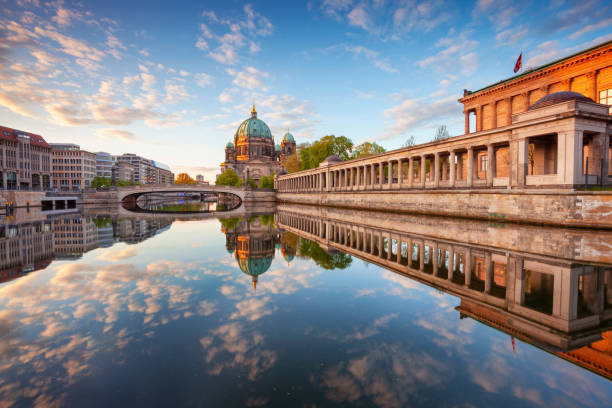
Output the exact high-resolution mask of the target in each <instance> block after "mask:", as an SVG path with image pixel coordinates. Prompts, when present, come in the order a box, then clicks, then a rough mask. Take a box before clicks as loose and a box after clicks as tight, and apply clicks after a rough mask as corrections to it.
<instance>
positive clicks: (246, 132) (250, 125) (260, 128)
mask: <svg viewBox="0 0 612 408" xmlns="http://www.w3.org/2000/svg"><path fill="white" fill-rule="evenodd" d="M250 137H263V138H267V139H272V132H270V128H269V127H268V125H266V122H264V121H263V120H260V119H257V112H256V111H255V105H253V110H252V111H251V117H250V118H249V119H247V120H245V121H244V122H242V123H241V124H240V126H238V130H237V131H236V135H235V136H234V138H235V139H234V140H237V139H240V138H250Z"/></svg>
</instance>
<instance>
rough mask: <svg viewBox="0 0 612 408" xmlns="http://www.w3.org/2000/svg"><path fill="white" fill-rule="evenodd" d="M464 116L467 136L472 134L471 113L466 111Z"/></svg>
mask: <svg viewBox="0 0 612 408" xmlns="http://www.w3.org/2000/svg"><path fill="white" fill-rule="evenodd" d="M463 114H464V115H465V134H466V135H467V134H468V133H470V111H469V110H467V111H464V112H463Z"/></svg>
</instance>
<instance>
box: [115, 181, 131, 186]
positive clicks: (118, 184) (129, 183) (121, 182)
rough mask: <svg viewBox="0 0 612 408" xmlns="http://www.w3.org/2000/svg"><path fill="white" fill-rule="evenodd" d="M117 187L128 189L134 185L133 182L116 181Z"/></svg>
mask: <svg viewBox="0 0 612 408" xmlns="http://www.w3.org/2000/svg"><path fill="white" fill-rule="evenodd" d="M116 184H117V187H126V186H129V185H132V182H131V181H130V180H121V179H119V180H117V181H116Z"/></svg>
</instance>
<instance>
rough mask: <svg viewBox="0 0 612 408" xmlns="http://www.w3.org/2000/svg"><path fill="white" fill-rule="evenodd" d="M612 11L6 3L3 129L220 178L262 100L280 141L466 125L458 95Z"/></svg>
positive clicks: (533, 59) (538, 60) (392, 141)
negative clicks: (230, 149) (231, 145)
mask: <svg viewBox="0 0 612 408" xmlns="http://www.w3.org/2000/svg"><path fill="white" fill-rule="evenodd" d="M611 16H612V4H611V3H610V2H609V1H606V0H602V1H598V0H586V1H568V0H551V1H512V0H477V1H443V0H434V1H414V0H406V1H404V0H395V1H391V0H363V1H359V0H323V1H307V2H300V1H297V0H292V1H282V2H281V1H276V2H273V1H252V2H248V3H246V2H241V1H232V0H224V1H178V0H177V1H174V2H161V1H152V0H147V1H141V0H130V1H114V0H105V1H104V2H100V1H94V2H88V1H78V2H72V1H67V0H66V1H62V0H58V1H49V2H47V1H45V0H0V124H1V125H3V126H8V127H12V128H16V129H20V130H23V131H27V132H32V133H37V134H40V135H42V136H43V137H45V139H46V140H47V141H48V142H51V143H53V142H72V143H77V144H80V145H81V148H83V149H86V150H90V151H94V152H96V151H106V152H109V153H111V154H122V153H136V154H139V155H142V156H144V157H147V158H150V159H153V160H156V161H160V162H162V163H166V164H167V165H169V166H170V167H171V169H172V170H173V171H174V172H175V173H178V172H183V171H186V172H189V173H190V174H191V175H192V176H195V175H196V174H203V175H204V176H205V178H206V179H207V180H211V181H212V180H214V177H215V174H217V173H218V172H219V164H220V163H221V162H222V161H223V160H224V147H225V145H226V143H227V142H229V141H231V140H232V139H233V135H234V133H235V131H236V129H237V127H238V125H239V124H240V122H241V121H243V120H244V119H246V118H248V117H249V112H250V108H251V104H252V103H255V106H256V109H257V111H258V117H259V118H260V119H262V120H264V121H265V122H266V123H267V124H268V126H270V128H271V130H272V134H273V136H274V139H275V141H276V143H280V140H281V139H282V136H283V134H284V133H285V132H286V131H287V130H290V132H291V133H292V134H293V135H294V137H295V139H296V141H297V143H298V144H299V143H303V142H312V141H314V140H316V139H318V138H320V137H322V136H325V135H327V134H334V135H344V136H347V137H349V138H351V139H352V140H353V142H355V144H358V143H362V142H364V141H375V142H377V143H379V144H381V145H382V146H384V147H385V148H386V149H395V148H399V147H401V146H402V144H403V143H404V142H405V141H406V139H408V137H410V136H414V137H415V139H416V141H417V143H423V142H427V141H429V140H430V139H431V137H432V136H433V134H434V133H435V129H436V128H437V127H438V126H440V125H446V126H447V127H448V129H449V131H450V134H451V135H458V134H461V133H462V131H463V114H462V105H461V104H460V103H458V102H457V99H458V98H460V97H461V96H462V94H463V89H465V88H466V89H470V90H476V89H479V88H481V87H483V86H486V85H488V84H490V83H493V82H497V81H499V80H502V79H504V78H508V77H510V76H512V75H513V68H514V64H515V61H516V59H517V57H518V56H519V54H520V53H521V52H522V53H523V65H524V67H534V66H538V65H541V64H543V63H546V62H549V61H552V60H555V59H557V58H560V57H563V56H566V55H569V54H572V53H574V52H577V51H580V50H582V49H586V48H588V47H591V46H593V45H596V44H599V43H602V42H604V41H608V40H610V39H612V28H611V27H612V17H611Z"/></svg>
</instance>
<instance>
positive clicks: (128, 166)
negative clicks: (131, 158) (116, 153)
mask: <svg viewBox="0 0 612 408" xmlns="http://www.w3.org/2000/svg"><path fill="white" fill-rule="evenodd" d="M113 173H114V174H113V178H114V180H121V181H129V182H130V183H134V182H135V178H134V165H133V164H132V163H130V162H128V161H117V162H116V163H115V166H114V167H113Z"/></svg>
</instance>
